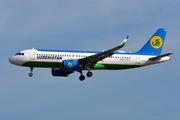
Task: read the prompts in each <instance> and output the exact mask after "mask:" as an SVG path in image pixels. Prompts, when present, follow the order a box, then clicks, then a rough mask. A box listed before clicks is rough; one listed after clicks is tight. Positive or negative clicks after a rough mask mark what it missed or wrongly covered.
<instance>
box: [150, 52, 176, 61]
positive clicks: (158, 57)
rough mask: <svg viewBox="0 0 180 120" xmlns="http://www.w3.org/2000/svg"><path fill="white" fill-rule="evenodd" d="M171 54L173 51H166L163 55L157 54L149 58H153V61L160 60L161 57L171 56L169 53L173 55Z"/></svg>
mask: <svg viewBox="0 0 180 120" xmlns="http://www.w3.org/2000/svg"><path fill="white" fill-rule="evenodd" d="M171 54H173V53H166V54H163V55H160V56H156V57H152V58H149V60H151V61H155V60H159V59H161V58H162V57H165V56H169V55H171Z"/></svg>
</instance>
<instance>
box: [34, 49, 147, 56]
mask: <svg viewBox="0 0 180 120" xmlns="http://www.w3.org/2000/svg"><path fill="white" fill-rule="evenodd" d="M36 50H38V51H41V52H72V53H73V52H74V53H95V54H98V53H101V52H103V51H89V50H50V49H36ZM114 54H131V55H135V54H137V53H136V52H124V51H116V52H114ZM137 55H146V54H143V53H142V54H137Z"/></svg>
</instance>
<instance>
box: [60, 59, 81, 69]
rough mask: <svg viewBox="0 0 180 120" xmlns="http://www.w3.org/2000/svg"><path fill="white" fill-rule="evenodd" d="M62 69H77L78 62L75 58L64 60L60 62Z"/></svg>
mask: <svg viewBox="0 0 180 120" xmlns="http://www.w3.org/2000/svg"><path fill="white" fill-rule="evenodd" d="M62 65H63V70H64V71H78V70H79V68H80V64H79V62H78V61H77V60H64V61H63V62H62Z"/></svg>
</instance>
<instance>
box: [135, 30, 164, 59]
mask: <svg viewBox="0 0 180 120" xmlns="http://www.w3.org/2000/svg"><path fill="white" fill-rule="evenodd" d="M166 32H167V28H159V29H158V30H157V31H156V32H155V33H154V35H153V36H152V37H151V38H150V39H149V40H148V42H147V43H146V44H145V45H144V46H143V47H142V48H141V49H140V50H139V51H138V52H137V54H147V55H157V56H158V55H161V51H162V48H163V44H164V39H165V36H166Z"/></svg>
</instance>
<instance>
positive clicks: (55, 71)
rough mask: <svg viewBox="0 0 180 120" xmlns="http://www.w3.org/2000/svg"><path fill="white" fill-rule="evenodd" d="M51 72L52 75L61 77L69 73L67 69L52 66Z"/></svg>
mask: <svg viewBox="0 0 180 120" xmlns="http://www.w3.org/2000/svg"><path fill="white" fill-rule="evenodd" d="M51 73H52V76H61V77H67V76H68V74H70V73H69V72H68V71H63V70H61V69H59V68H52V69H51Z"/></svg>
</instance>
